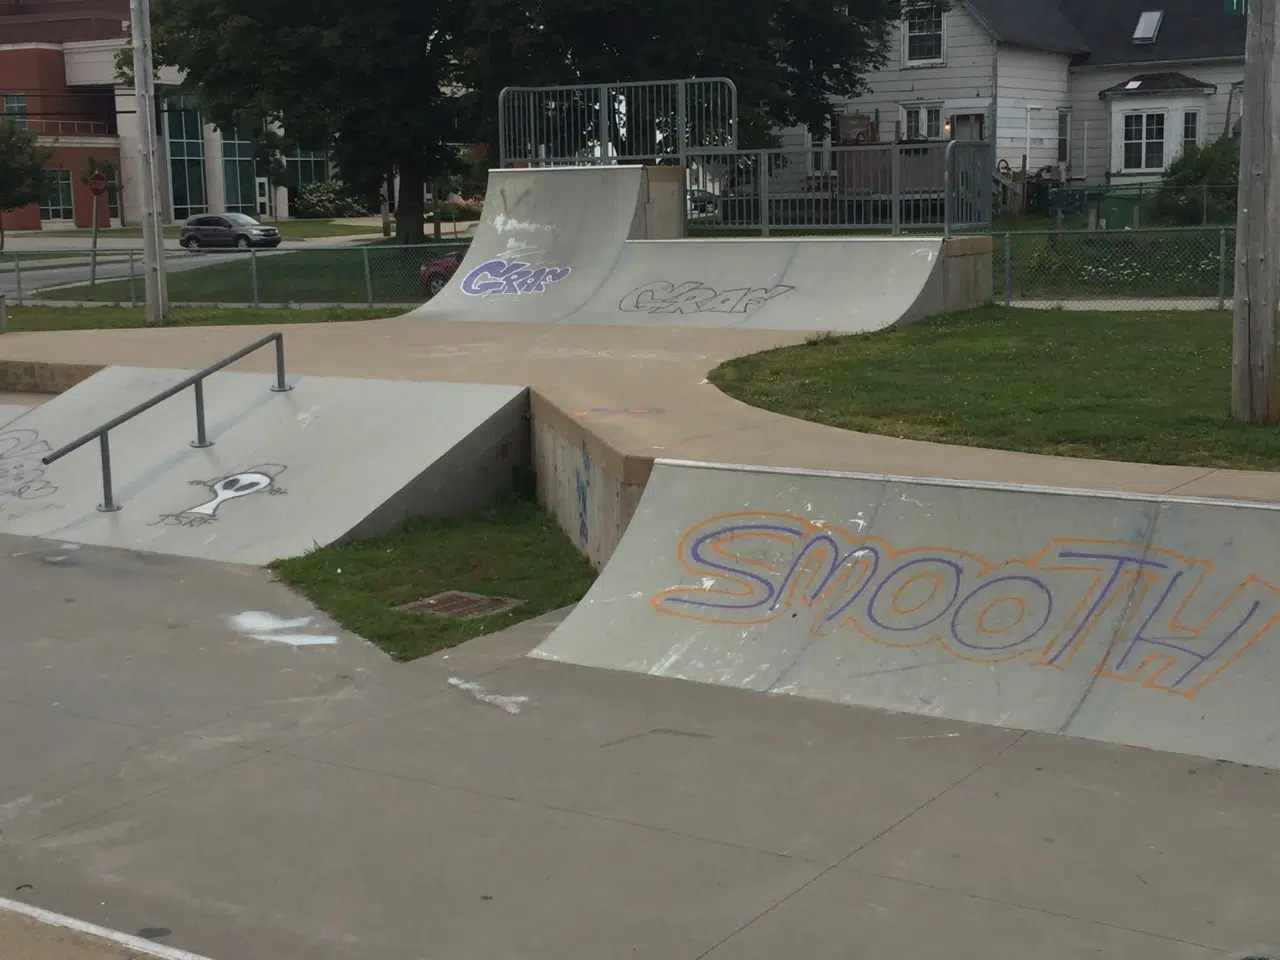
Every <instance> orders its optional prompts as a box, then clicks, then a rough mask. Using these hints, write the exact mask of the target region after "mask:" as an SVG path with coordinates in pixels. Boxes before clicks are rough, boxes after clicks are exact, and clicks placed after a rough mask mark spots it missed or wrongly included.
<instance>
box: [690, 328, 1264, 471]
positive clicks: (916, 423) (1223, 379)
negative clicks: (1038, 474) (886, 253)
mask: <svg viewBox="0 0 1280 960" xmlns="http://www.w3.org/2000/svg"><path fill="white" fill-rule="evenodd" d="M1230 375H1231V317H1230V315H1229V314H1227V313H1224V312H1217V311H1205V312H1189V311H1170V312H1159V311H1135V312H1132V313H1100V312H1099V313H1088V312H1069V311H1049V310H1044V311H1042V310H1018V309H1009V308H1005V307H985V308H982V309H978V310H972V311H968V312H965V313H958V314H952V315H950V316H945V317H938V318H933V319H930V320H927V321H923V322H920V323H916V324H912V325H910V326H906V327H903V328H901V329H896V330H887V331H883V332H880V333H875V334H867V335H862V336H852V337H831V338H818V339H815V340H814V341H812V342H810V343H806V344H802V345H799V346H795V347H786V348H783V349H780V350H772V351H768V352H765V353H760V354H755V355H753V356H749V357H741V358H739V359H737V360H731V361H729V362H728V363H725V364H723V365H722V366H720V367H719V368H717V369H716V370H715V371H713V372H712V374H711V376H710V379H711V382H712V383H714V384H715V385H716V386H717V387H719V388H720V389H721V390H723V391H725V393H727V394H729V395H730V396H732V397H736V398H737V399H739V400H742V401H743V402H745V403H749V404H752V405H755V406H758V407H763V408H765V409H768V410H773V411H776V412H778V413H783V414H787V415H789V416H793V417H798V418H801V419H804V420H814V421H817V422H819V423H825V424H830V425H831V426H835V427H842V428H845V429H849V430H859V431H863V432H866V433H878V434H887V435H890V436H895V437H905V438H909V439H914V440H932V441H937V442H940V443H955V444H964V445H968V446H975V447H996V448H1000V449H1005V450H1021V451H1026V452H1029V453H1047V454H1059V455H1062V456H1069V457H1084V458H1102V459H1109V460H1128V461H1136V462H1144V463H1173V464H1188V465H1195V466H1205V467H1241V468H1259V469H1280V428H1274V427H1265V428H1264V427H1250V426H1246V425H1243V424H1240V423H1237V422H1236V421H1234V420H1232V419H1231V417H1230V415H1229V401H1230Z"/></svg>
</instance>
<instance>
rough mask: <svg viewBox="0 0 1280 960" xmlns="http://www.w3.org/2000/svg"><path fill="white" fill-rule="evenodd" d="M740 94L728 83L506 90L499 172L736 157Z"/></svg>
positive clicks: (502, 104) (676, 82) (722, 79)
mask: <svg viewBox="0 0 1280 960" xmlns="http://www.w3.org/2000/svg"><path fill="white" fill-rule="evenodd" d="M737 146H738V88H737V86H736V85H735V84H734V82H733V81H732V80H730V79H728V78H727V77H708V78H704V79H695V80H661V81H655V82H636V83H602V84H584V85H579V86H562V87H506V88H505V89H504V90H503V91H502V93H501V94H499V96H498V154H499V160H500V162H501V164H502V166H504V167H511V166H563V165H580V164H604V163H661V162H663V161H664V160H665V161H668V162H679V163H680V164H682V165H683V164H684V162H685V157H686V156H687V155H688V153H689V151H690V150H698V149H702V150H707V149H713V150H714V149H721V150H735V149H737Z"/></svg>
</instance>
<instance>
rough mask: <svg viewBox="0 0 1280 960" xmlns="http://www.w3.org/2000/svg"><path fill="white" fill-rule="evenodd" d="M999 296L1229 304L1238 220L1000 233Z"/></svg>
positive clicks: (1114, 303)
mask: <svg viewBox="0 0 1280 960" xmlns="http://www.w3.org/2000/svg"><path fill="white" fill-rule="evenodd" d="M993 240H994V244H993V251H992V261H993V263H992V267H993V271H994V280H995V290H996V298H997V299H998V300H1000V301H1001V302H1003V303H1005V304H1008V305H1010V306H1019V307H1040V308H1054V307H1065V308H1067V309H1081V310H1086V309H1087V310H1141V309H1151V308H1155V309H1163V310H1171V309H1176V310H1224V309H1228V308H1229V307H1230V306H1231V295H1232V288H1233V285H1234V283H1235V268H1234V263H1235V229H1234V228H1233V227H1226V226H1221V227H1212V228H1209V229H1202V228H1176V227H1168V228H1154V229H1149V230H1041V231H1023V232H1017V233H1014V232H1008V233H997V234H995V235H994V236H993Z"/></svg>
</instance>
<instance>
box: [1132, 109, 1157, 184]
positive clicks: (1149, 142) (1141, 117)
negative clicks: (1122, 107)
mask: <svg viewBox="0 0 1280 960" xmlns="http://www.w3.org/2000/svg"><path fill="white" fill-rule="evenodd" d="M1124 169H1126V170H1163V169H1164V114H1163V113H1126V114H1125V115H1124Z"/></svg>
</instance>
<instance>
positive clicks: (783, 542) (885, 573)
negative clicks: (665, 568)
mask: <svg viewBox="0 0 1280 960" xmlns="http://www.w3.org/2000/svg"><path fill="white" fill-rule="evenodd" d="M678 556H679V558H680V564H681V566H682V567H683V568H684V570H685V571H686V572H687V573H688V574H689V575H690V576H691V577H692V578H694V579H693V582H691V583H688V584H687V585H681V586H674V587H670V588H668V589H665V590H662V591H660V592H658V593H656V594H654V595H653V596H652V597H651V598H650V603H651V605H652V607H653V608H654V609H655V610H657V611H658V612H659V613H662V614H665V615H668V616H673V617H679V618H684V619H691V620H695V621H699V622H702V623H710V624H722V625H725V626H732V627H738V628H741V627H747V626H760V625H766V624H770V623H773V622H775V621H779V620H783V619H784V618H786V619H787V620H792V619H796V620H800V623H801V624H803V625H804V627H805V628H806V629H807V631H808V632H809V633H811V634H813V635H815V636H829V635H832V634H836V633H845V634H847V635H848V636H849V637H850V638H851V639H855V640H856V639H862V640H866V641H869V642H871V643H875V644H881V645H884V646H887V647H899V648H909V647H915V648H919V647H925V646H934V647H936V648H940V649H942V650H945V651H946V652H947V654H949V655H950V656H951V657H953V658H955V659H956V660H958V661H967V662H971V663H977V664H994V663H1000V662H1003V661H1009V660H1021V661H1023V662H1025V663H1028V664H1030V665H1032V666H1035V667H1043V668H1056V669H1060V670H1061V669H1065V668H1066V667H1067V666H1068V665H1069V664H1071V663H1072V661H1073V660H1075V659H1076V658H1077V657H1079V656H1093V657H1096V658H1097V659H1096V662H1095V663H1094V664H1093V665H1092V671H1093V675H1094V676H1095V677H1098V678H1105V679H1108V680H1116V681H1121V682H1124V683H1132V684H1139V685H1141V686H1142V687H1145V688H1147V689H1152V690H1159V691H1163V692H1165V693H1169V694H1175V695H1177V696H1180V697H1184V698H1186V699H1188V700H1190V699H1193V698H1195V696H1196V695H1197V694H1198V693H1199V692H1200V691H1201V690H1203V689H1204V688H1205V687H1206V686H1207V685H1208V684H1209V683H1211V682H1212V681H1213V679H1214V678H1215V677H1217V676H1218V675H1219V674H1221V673H1222V672H1223V671H1224V670H1226V669H1227V668H1228V667H1230V666H1231V665H1232V664H1233V663H1234V662H1235V661H1236V660H1237V659H1239V658H1240V657H1241V656H1242V655H1243V654H1244V653H1245V652H1246V651H1247V650H1248V649H1249V648H1250V647H1252V646H1253V645H1254V644H1255V643H1257V642H1258V641H1259V640H1261V639H1262V638H1263V637H1264V636H1266V635H1268V634H1269V633H1271V632H1272V631H1273V630H1274V629H1275V628H1276V626H1277V624H1278V623H1280V587H1277V586H1275V585H1274V584H1271V583H1268V582H1267V581H1265V580H1263V579H1261V578H1260V577H1258V576H1256V575H1251V576H1248V577H1245V578H1243V579H1240V580H1238V581H1237V582H1234V583H1232V582H1230V581H1227V582H1222V580H1221V578H1216V580H1215V578H1214V577H1213V572H1214V564H1213V562H1212V561H1210V560H1205V559H1198V558H1195V557H1189V556H1185V555H1183V554H1181V553H1178V552H1177V551H1174V550H1169V549H1164V548H1161V547H1159V546H1149V545H1146V544H1143V543H1130V542H1125V541H1121V540H1099V539H1073V538H1057V539H1053V540H1052V541H1050V542H1048V543H1045V544H1044V546H1043V547H1042V548H1041V549H1040V550H1039V551H1037V552H1036V553H1035V554H1034V555H1032V556H1026V557H1000V558H988V557H981V556H978V555H976V554H973V553H970V552H968V551H966V550H963V549H960V548H956V547H952V546H933V545H929V546H924V545H920V546H917V545H905V544H898V543H891V542H889V541H888V540H886V539H883V538H880V537H864V536H862V535H861V534H860V533H859V532H853V531H850V530H846V529H842V528H840V527H838V526H835V525H831V524H826V523H820V522H813V521H810V520H807V519H805V518H803V517H799V516H796V515H794V514H787V513H731V514H724V515H721V516H716V517H711V518H709V519H707V520H705V521H703V522H701V523H699V524H698V525H696V526H694V527H693V528H691V529H689V530H688V531H687V532H686V533H685V534H684V536H683V538H682V539H681V541H680V544H679V550H678ZM800 618H803V619H802V620H801V619H800ZM1084 651H1088V653H1085V652H1084Z"/></svg>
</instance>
